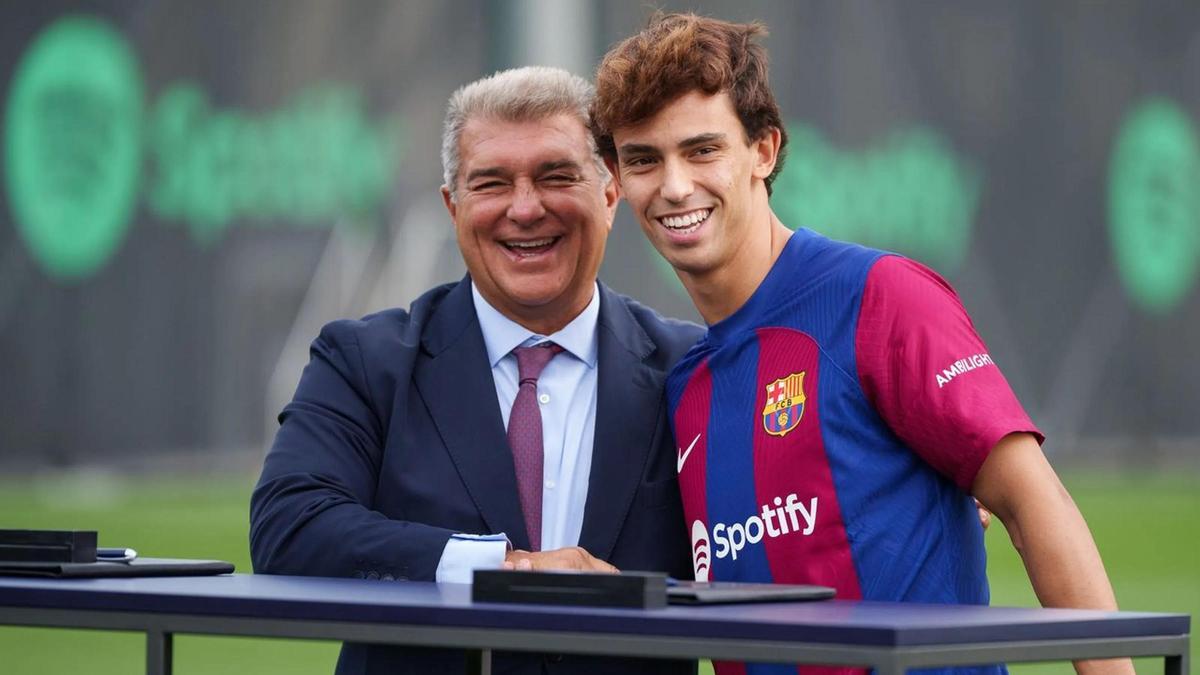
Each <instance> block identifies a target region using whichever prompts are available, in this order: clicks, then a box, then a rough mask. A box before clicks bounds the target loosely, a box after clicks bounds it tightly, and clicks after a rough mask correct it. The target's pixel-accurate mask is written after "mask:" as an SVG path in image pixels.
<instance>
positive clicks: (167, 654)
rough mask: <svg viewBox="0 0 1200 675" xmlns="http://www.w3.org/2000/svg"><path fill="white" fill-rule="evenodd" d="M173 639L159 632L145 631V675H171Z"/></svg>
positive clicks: (165, 633)
mask: <svg viewBox="0 0 1200 675" xmlns="http://www.w3.org/2000/svg"><path fill="white" fill-rule="evenodd" d="M174 639H175V636H174V635H173V634H171V633H167V632H164V631H161V630H149V631H146V675H171V661H172V657H173V654H172V651H173V650H174Z"/></svg>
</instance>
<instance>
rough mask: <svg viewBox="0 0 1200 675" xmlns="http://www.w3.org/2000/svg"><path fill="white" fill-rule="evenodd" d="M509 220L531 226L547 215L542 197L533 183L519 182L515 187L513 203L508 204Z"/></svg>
mask: <svg viewBox="0 0 1200 675" xmlns="http://www.w3.org/2000/svg"><path fill="white" fill-rule="evenodd" d="M505 215H507V216H508V219H509V220H511V221H513V222H514V223H516V224H518V225H530V224H533V223H536V222H537V221H539V220H541V218H542V216H544V215H546V207H545V206H543V205H542V195H541V193H540V192H538V189H537V187H535V186H534V184H533V182H532V181H518V182H517V184H516V185H515V186H513V193H512V201H511V202H509V204H508V212H507V213H506V214H505Z"/></svg>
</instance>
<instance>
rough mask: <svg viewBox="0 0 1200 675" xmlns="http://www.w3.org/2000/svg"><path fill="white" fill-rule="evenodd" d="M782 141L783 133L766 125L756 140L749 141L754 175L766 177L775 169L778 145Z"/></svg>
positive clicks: (777, 158)
mask: <svg viewBox="0 0 1200 675" xmlns="http://www.w3.org/2000/svg"><path fill="white" fill-rule="evenodd" d="M782 142H783V134H781V133H780V132H779V129H778V128H777V127H767V128H766V129H764V130H763V132H762V135H760V136H759V137H758V140H756V141H754V142H753V143H751V145H752V146H753V148H754V154H755V157H754V172H753V173H754V177H755V178H761V179H764V180H765V179H766V177H767V176H770V175H771V172H772V171H774V170H775V163H776V162H778V161H779V145H780V144H781V143H782Z"/></svg>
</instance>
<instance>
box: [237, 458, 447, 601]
mask: <svg viewBox="0 0 1200 675" xmlns="http://www.w3.org/2000/svg"><path fill="white" fill-rule="evenodd" d="M452 534H453V531H452V530H447V529H443V528H437V527H431V526H428V525H423V524H421V523H412V522H406V521H399V520H392V519H389V518H387V517H385V516H384V515H383V514H381V513H378V512H376V511H372V510H370V509H368V508H367V507H366V506H364V505H362V504H361V503H358V502H357V501H356V500H355V499H353V498H351V497H349V496H347V495H346V494H344V493H343V492H342V491H340V490H337V489H335V488H332V487H330V486H327V485H321V484H319V481H317V480H316V479H314V478H313V477H311V476H306V475H304V474H295V475H289V476H281V477H278V478H276V479H274V480H268V481H265V482H263V483H260V485H259V486H258V488H257V489H256V490H255V492H254V495H253V497H252V499H251V518H250V552H251V558H252V560H253V562H254V569H255V571H256V572H259V573H264V572H265V573H268V574H301V575H308V576H333V577H356V576H363V577H372V576H373V575H372V572H374V576H378V577H380V578H384V577H386V576H390V577H392V578H408V579H414V580H423V581H433V580H434V574H435V570H436V568H437V565H438V561H439V559H440V557H441V554H442V550H443V549H444V547H445V544H446V541H447V540H448V539H449V538H450V536H451V535H452Z"/></svg>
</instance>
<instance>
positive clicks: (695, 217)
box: [659, 209, 712, 230]
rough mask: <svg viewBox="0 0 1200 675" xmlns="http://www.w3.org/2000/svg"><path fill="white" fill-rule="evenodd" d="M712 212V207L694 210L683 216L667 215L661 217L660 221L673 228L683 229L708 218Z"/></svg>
mask: <svg viewBox="0 0 1200 675" xmlns="http://www.w3.org/2000/svg"><path fill="white" fill-rule="evenodd" d="M710 213H712V210H711V209H700V210H698V211H692V212H691V213H685V214H683V215H682V216H665V217H663V218H659V222H661V223H662V224H663V225H665V226H666V227H669V228H671V229H672V230H682V229H686V228H689V227H691V226H692V225H695V224H696V223H700V222H703V221H704V220H705V219H706V218H708V214H710Z"/></svg>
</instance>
